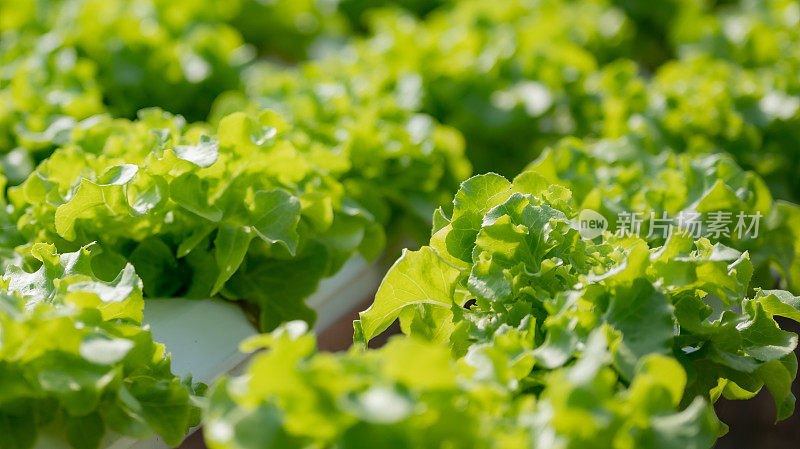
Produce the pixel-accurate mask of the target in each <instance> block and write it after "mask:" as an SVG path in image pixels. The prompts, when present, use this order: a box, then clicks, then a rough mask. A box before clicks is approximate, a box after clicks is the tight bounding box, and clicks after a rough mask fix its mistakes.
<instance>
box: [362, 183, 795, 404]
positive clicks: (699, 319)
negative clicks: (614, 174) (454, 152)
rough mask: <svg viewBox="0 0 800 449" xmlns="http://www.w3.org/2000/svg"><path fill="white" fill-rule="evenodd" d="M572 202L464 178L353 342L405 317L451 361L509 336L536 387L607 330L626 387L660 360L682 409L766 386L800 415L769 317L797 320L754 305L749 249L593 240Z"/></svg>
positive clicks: (785, 354) (787, 350)
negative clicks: (676, 369)
mask: <svg viewBox="0 0 800 449" xmlns="http://www.w3.org/2000/svg"><path fill="white" fill-rule="evenodd" d="M576 206H577V205H576V204H575V200H574V198H573V197H572V193H571V192H570V191H569V190H568V189H566V188H564V187H561V186H558V185H549V184H548V182H547V181H546V180H545V178H543V177H542V176H541V175H538V174H537V173H535V172H532V171H531V172H525V173H523V174H521V175H520V176H519V177H517V178H516V179H515V180H514V181H513V182H509V181H507V180H506V179H504V178H502V177H501V176H498V175H493V174H489V175H481V176H476V177H474V178H471V179H470V180H468V181H466V182H465V183H464V184H463V185H462V188H461V190H460V191H459V193H458V194H457V195H456V197H455V200H454V209H453V213H452V215H450V216H449V217H448V216H445V215H444V214H439V216H438V217H437V219H436V224H435V225H434V229H433V231H434V232H433V236H432V237H431V243H430V246H427V247H423V248H422V249H421V250H419V251H409V252H406V253H405V254H404V255H403V257H402V258H400V259H399V260H398V261H397V262H396V264H395V265H394V267H393V268H392V269H391V270H390V271H389V272H388V273H387V275H386V277H385V278H384V281H383V283H382V284H381V287H380V289H379V291H378V293H377V295H376V298H375V302H374V303H373V305H372V306H371V307H370V308H369V309H367V310H366V311H364V312H362V313H361V315H360V319H359V320H358V321H356V323H355V329H356V335H355V340H356V342H366V341H369V340H370V339H372V338H373V337H375V336H376V335H378V334H380V333H381V332H383V331H384V330H385V329H387V327H388V326H389V325H390V324H391V323H392V322H394V321H395V320H397V319H398V318H399V320H400V325H401V328H402V329H403V332H404V333H406V334H408V335H411V336H413V337H417V338H423V339H426V340H430V341H435V342H440V343H442V344H446V345H448V346H449V347H450V349H451V352H452V354H453V355H454V356H455V357H462V356H466V357H467V358H469V357H470V356H471V354H474V353H475V352H476V351H482V350H489V349H492V350H494V349H493V348H496V347H497V346H498V345H499V344H500V342H502V344H503V345H506V348H507V350H509V351H511V353H512V354H513V355H514V357H512V358H510V359H509V360H508V361H507V363H506V364H505V365H504V366H502V371H501V372H502V373H504V374H505V375H507V376H509V377H510V381H509V384H510V385H511V386H512V387H514V388H516V389H518V390H519V391H522V392H528V391H530V392H534V393H536V392H539V391H541V390H542V388H545V389H546V388H547V385H546V381H543V378H546V377H547V375H548V373H549V372H551V370H556V369H561V368H563V367H565V366H570V365H572V364H573V363H577V362H576V357H579V355H580V353H581V350H582V348H584V347H586V345H587V344H588V341H589V338H590V336H591V334H592V332H593V330H595V329H602V330H603V332H604V334H605V337H606V338H607V341H608V345H609V354H610V356H609V357H610V362H609V363H610V366H611V367H612V368H613V370H614V372H616V373H618V375H619V380H618V382H620V383H621V384H625V385H628V384H630V382H632V381H633V380H634V377H635V373H636V369H637V368H636V367H637V366H639V365H640V364H642V363H644V360H646V359H647V358H648V357H650V356H652V355H660V356H663V357H666V358H669V359H670V360H671V361H673V362H677V363H678V364H680V366H681V367H682V368H683V370H685V372H686V376H687V377H686V384H685V389H684V390H683V391H682V393H681V396H682V397H681V399H680V401H679V405H678V408H677V409H678V410H683V409H684V408H685V407H689V406H690V404H692V403H694V401H696V400H697V398H700V400H702V401H705V402H707V403H710V404H713V403H714V402H716V400H717V399H718V398H719V397H721V396H724V397H726V398H731V399H746V398H750V397H752V396H754V395H755V394H756V393H757V392H758V391H760V390H761V389H762V388H763V387H764V386H766V387H767V388H768V389H769V390H770V392H771V394H772V396H773V398H774V399H775V404H776V409H777V412H776V415H777V418H778V419H784V418H786V417H788V416H790V415H791V414H792V412H793V410H794V396H793V395H792V394H791V390H790V386H791V383H792V381H793V380H794V378H795V376H796V374H797V360H796V358H795V355H794V353H793V350H794V348H795V347H796V346H797V335H795V334H793V333H791V332H785V331H783V330H781V329H780V328H779V326H778V325H777V323H776V322H775V320H774V316H775V315H780V316H786V317H788V318H792V319H797V318H798V316H800V315H798V313H797V310H796V306H797V300H796V298H795V297H794V296H792V295H791V294H789V293H787V292H785V291H772V290H758V291H756V292H755V294H754V295H753V296H752V297H751V298H747V297H746V295H747V292H748V285H749V282H750V278H751V275H752V273H753V266H752V264H751V262H750V258H749V254H748V253H747V252H744V253H742V252H739V251H737V250H735V249H733V248H730V247H728V246H725V245H723V244H721V243H719V242H714V243H712V242H710V241H709V240H708V239H705V238H701V239H699V240H693V238H692V237H691V236H690V235H688V233H685V232H680V230H679V229H676V230H675V232H673V233H672V234H671V237H670V238H669V239H667V240H666V242H664V243H663V244H662V245H652V246H651V245H650V244H648V242H646V241H645V240H643V239H641V238H639V237H637V236H632V235H626V236H620V237H615V236H613V235H611V234H610V233H606V234H605V235H603V236H600V237H597V238H596V239H594V240H585V239H583V238H581V236H580V234H579V231H578V229H577V226H576V225H575V224H574V222H573V219H574V218H576V216H577V210H576V209H577V207H576ZM519 335H523V336H524V338H523V337H520V336H519ZM512 336H513V337H512ZM494 353H495V352H492V354H494ZM489 357H492V356H491V355H490V356H489ZM578 360H579V358H578ZM598 381H599V379H598Z"/></svg>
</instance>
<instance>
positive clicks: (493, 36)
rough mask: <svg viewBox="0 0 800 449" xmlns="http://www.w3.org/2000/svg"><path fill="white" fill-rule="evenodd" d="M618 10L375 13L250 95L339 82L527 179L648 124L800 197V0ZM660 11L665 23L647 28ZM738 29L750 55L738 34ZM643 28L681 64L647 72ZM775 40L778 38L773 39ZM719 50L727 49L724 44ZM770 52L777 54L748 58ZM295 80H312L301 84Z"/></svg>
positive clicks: (668, 138)
mask: <svg viewBox="0 0 800 449" xmlns="http://www.w3.org/2000/svg"><path fill="white" fill-rule="evenodd" d="M612 3H613V4H610V3H608V2H603V1H579V2H568V1H567V2H564V1H547V0H515V1H510V2H494V3H492V2H482V1H471V0H466V1H461V2H455V3H452V4H448V5H445V6H442V7H440V8H438V9H436V10H434V11H433V12H432V13H430V14H429V15H428V16H426V18H425V20H416V19H414V18H413V17H412V16H410V15H404V14H401V13H398V12H396V11H385V12H383V13H379V14H373V15H372V16H373V19H372V21H371V23H372V34H371V35H370V36H369V37H367V38H356V39H353V40H351V41H350V42H349V44H348V45H346V46H345V47H344V48H343V49H341V50H338V51H335V52H329V53H330V54H331V55H330V56H329V57H322V58H321V59H318V60H313V61H312V62H309V63H306V64H303V65H302V66H301V67H300V69H299V71H298V72H290V74H287V73H285V72H282V71H281V70H280V69H275V68H272V69H263V68H261V69H255V70H253V71H251V72H250V73H249V75H248V76H245V80H244V84H245V86H246V89H245V91H246V92H247V94H246V95H247V97H249V98H250V99H251V100H253V101H254V102H255V103H256V104H263V103H275V102H276V101H277V102H281V101H285V100H283V99H282V98H286V97H287V96H290V95H287V93H289V92H292V89H293V88H295V87H296V86H297V85H299V84H303V83H308V82H310V83H311V84H312V86H313V88H314V89H316V90H317V91H319V92H320V94H318V95H317V96H318V97H324V96H325V95H328V96H330V95H331V94H332V93H331V92H332V90H333V89H332V88H330V86H329V85H330V84H331V83H334V84H341V83H346V82H350V83H351V84H356V83H357V85H358V86H366V87H361V89H363V91H365V92H369V93H370V95H373V96H374V95H377V94H378V93H380V92H383V93H384V95H390V96H394V97H396V98H397V104H398V105H399V106H400V107H402V108H405V109H408V110H410V111H414V112H418V111H421V112H425V113H428V114H430V115H432V116H433V117H435V118H437V119H438V120H439V121H440V122H442V123H445V124H448V125H451V126H454V127H456V128H457V129H459V130H460V131H461V132H462V133H463V134H464V136H465V137H466V141H467V143H468V154H469V156H470V159H471V160H472V161H473V163H474V164H475V165H476V168H477V169H478V171H482V172H485V171H489V170H492V171H499V172H501V173H506V174H510V173H516V172H517V171H518V170H519V167H520V166H521V164H523V163H527V161H529V160H531V159H533V158H534V157H535V156H537V155H538V154H539V152H540V151H541V150H542V149H543V148H544V147H546V146H547V145H550V144H552V143H554V142H555V141H557V140H558V139H560V138H561V137H563V136H566V135H573V136H577V137H585V136H589V137H612V138H614V137H619V136H621V135H624V134H627V133H629V132H632V131H633V132H636V133H639V134H641V135H642V137H644V138H646V139H649V140H650V141H651V142H652V144H653V147H657V148H663V147H664V146H669V147H671V148H672V149H674V150H675V151H680V152H684V151H685V152H690V153H694V154H698V153H707V152H712V151H721V152H729V153H731V154H732V155H733V156H734V157H735V159H736V160H737V162H738V163H739V164H740V165H742V166H744V167H745V168H748V169H753V170H755V171H757V172H758V173H759V174H761V175H762V176H764V177H765V178H766V179H768V182H769V186H770V189H771V190H772V191H773V194H774V195H775V196H776V197H778V198H797V197H798V196H800V193H797V192H800V187H798V181H797V179H798V177H797V176H793V174H794V173H795V172H796V171H797V167H796V163H795V161H796V160H798V159H799V158H797V157H794V156H793V155H794V153H793V151H794V150H793V149H792V148H794V147H795V146H796V145H794V144H793V142H796V141H797V140H798V139H800V135H798V132H800V131H797V130H798V129H800V112H799V111H800V98H799V97H798V94H799V93H800V81H798V79H797V76H796V73H797V66H798V63H797V62H796V61H797V60H799V59H800V58H798V57H796V56H795V52H796V49H795V47H798V46H797V45H794V44H793V43H794V42H798V40H797V39H795V36H796V35H797V34H798V33H797V31H796V30H795V29H794V28H792V27H791V25H792V24H793V23H794V22H793V21H794V20H795V15H796V14H795V13H796V9H797V6H796V4H795V3H794V2H783V1H778V0H775V1H770V2H764V5H763V6H757V5H756V6H754V5H752V4H750V3H747V2H742V3H741V4H736V8H732V7H730V6H722V5H712V4H705V3H702V2H686V1H674V2H667V4H665V5H663V8H661V7H658V8H650V7H647V10H646V11H645V10H643V9H642V8H640V7H638V6H636V5H635V4H632V3H631V2H625V1H619V2H612ZM614 4H616V5H618V6H619V8H615V7H614ZM730 10H732V11H738V12H737V13H736V14H733V13H731V12H729V11H730ZM751 12H752V14H750V13H751ZM626 13H627V14H629V15H630V17H629V16H626ZM732 14H733V15H732ZM748 14H749V15H748ZM728 16H732V17H733V19H728V18H727V17H728ZM656 18H658V20H661V19H664V20H663V23H664V26H663V28H664V29H663V30H660V31H658V30H654V28H653V27H651V26H648V24H649V23H650V22H652V21H653V20H656ZM734 19H735V20H734ZM795 28H796V27H795ZM720 29H724V30H727V31H724V32H723V31H718V30H720ZM692 30H694V34H692V33H693V32H692ZM731 30H733V31H731ZM735 30H739V33H740V34H741V36H739V35H736V36H739V37H738V38H740V39H741V40H743V41H742V43H741V46H742V49H741V51H734V50H736V49H737V48H739V47H736V46H735V45H733V44H732V43H731V42H730V39H732V37H729V36H728V35H731V33H734V31H735ZM759 30H761V31H763V33H761V32H757V31H759ZM643 33H644V34H647V33H654V35H653V36H652V37H653V38H655V36H656V35H659V36H661V38H660V39H659V42H660V43H658V44H657V45H659V46H662V47H664V51H665V52H666V53H669V54H670V55H673V54H674V56H675V57H677V59H670V58H660V60H659V61H658V62H657V63H653V64H648V62H647V60H646V59H647V58H646V57H645V56H643V53H644V54H647V53H648V52H646V51H643V50H642V48H640V45H650V44H647V43H646V42H647V39H646V38H645V37H646V36H645V37H643ZM715 33H716V34H715ZM725 33H727V34H725ZM734 34H735V33H734ZM762 34H764V35H768V36H770V37H766V38H764V39H765V40H767V41H769V42H772V43H771V44H770V45H767V44H760V42H761V41H760V40H759V39H760V38H759V36H761V35H762ZM695 35H696V36H695ZM709 36H711V37H709ZM720 36H721V37H720ZM712 37H713V38H712ZM723 38H725V39H728V41H725V40H724V39H723ZM695 41H697V42H695ZM717 41H721V42H723V43H725V45H727V46H723V49H717V48H716V46H715V45H712V44H711V43H709V42H712V43H713V42H717ZM773 41H775V42H773ZM698 42H699V43H698ZM653 45H656V44H653ZM720 45H721V44H720ZM758 45H762V46H765V48H766V49H768V50H769V52H768V54H767V55H761V53H764V51H766V50H764V51H760V52H759V55H761V56H759V57H756V56H752V55H751V56H747V55H750V53H752V52H755V51H756V50H753V48H755V47H758ZM728 47H731V49H728V50H725V51H723V50H724V49H725V48H728ZM748 49H750V50H748ZM740 53H742V54H741V55H740ZM778 55H786V61H784V60H782V59H781V60H779V59H780V58H779V57H778ZM756 61H760V64H761V65H756V63H755V62H756ZM287 76H288V77H291V76H295V77H298V78H303V80H289V81H290V82H289V83H288V84H287V82H286V77H287ZM337 80H338V81H337ZM341 80H346V81H341ZM292 83H294V84H293V85H292ZM290 85H291V87H290ZM276 86H284V87H276ZM350 90H351V91H353V90H354V89H352V88H350ZM288 102H291V100H288ZM295 103H296V102H295ZM287 109H291V108H287Z"/></svg>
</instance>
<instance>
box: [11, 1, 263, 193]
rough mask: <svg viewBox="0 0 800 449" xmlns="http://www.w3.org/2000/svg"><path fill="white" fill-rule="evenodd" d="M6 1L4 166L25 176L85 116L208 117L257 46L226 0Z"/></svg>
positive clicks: (13, 175)
mask: <svg viewBox="0 0 800 449" xmlns="http://www.w3.org/2000/svg"><path fill="white" fill-rule="evenodd" d="M23 3H24V4H21V3H20V2H15V1H4V2H0V67H2V69H0V155H1V156H0V165H2V170H3V173H5V174H6V176H7V177H8V178H9V180H10V182H11V183H12V184H15V183H18V182H20V181H21V180H22V178H24V176H25V175H26V173H28V172H29V171H30V168H31V167H33V166H35V165H36V164H37V163H38V162H39V161H41V160H42V159H43V158H45V157H47V156H48V155H49V153H50V152H51V151H52V150H53V149H54V148H55V147H57V146H59V145H63V144H64V143H65V142H66V140H67V138H68V136H69V133H70V132H71V130H72V129H75V128H79V127H82V126H84V125H85V123H82V121H85V120H87V119H90V118H91V117H93V116H95V115H97V114H101V113H109V114H111V115H112V116H114V117H126V118H131V117H134V116H135V114H136V111H137V110H139V109H140V108H143V107H151V106H158V107H162V108H164V109H167V110H169V111H171V112H173V113H176V114H183V115H184V116H185V117H187V118H188V119H190V120H200V119H204V118H205V117H206V116H207V114H208V110H209V108H210V105H211V103H212V101H213V100H214V99H215V98H216V97H217V96H218V95H219V94H220V93H221V92H224V91H226V90H229V89H236V88H238V87H239V71H240V69H241V68H242V67H243V66H244V65H245V64H246V63H247V62H248V61H249V60H250V59H251V58H252V55H253V51H252V49H249V48H248V47H247V46H246V45H245V44H244V42H243V40H242V38H241V36H240V34H239V33H238V31H236V30H234V29H233V28H231V27H230V26H228V25H227V24H225V23H224V21H223V20H222V19H224V17H226V13H225V11H226V7H224V6H215V5H224V4H226V3H228V2H208V1H205V2H194V1H178V2H174V1H161V0H146V1H135V0H115V1H99V0H62V1H46V0H41V1H31V2H23Z"/></svg>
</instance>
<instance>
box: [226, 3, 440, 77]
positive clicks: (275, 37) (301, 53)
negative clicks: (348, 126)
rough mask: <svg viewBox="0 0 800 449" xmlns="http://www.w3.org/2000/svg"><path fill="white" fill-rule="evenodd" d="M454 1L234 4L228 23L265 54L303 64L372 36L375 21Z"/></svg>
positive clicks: (418, 12) (424, 11) (417, 13)
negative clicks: (389, 11)
mask: <svg viewBox="0 0 800 449" xmlns="http://www.w3.org/2000/svg"><path fill="white" fill-rule="evenodd" d="M450 2H451V0H267V1H265V0H233V1H231V2H226V3H230V4H232V5H235V7H234V10H235V13H234V14H233V15H232V16H231V19H230V20H229V21H228V22H229V23H230V24H231V25H232V26H233V27H235V28H236V29H237V30H238V31H239V32H241V33H242V36H243V37H244V39H245V40H246V41H247V42H248V43H251V44H253V45H255V47H256V48H257V49H258V50H259V52H260V53H261V54H265V55H271V56H276V57H278V58H280V59H282V60H285V61H291V62H296V61H302V60H304V59H306V58H307V57H309V56H313V55H314V54H315V53H320V52H323V51H325V44H326V42H329V41H332V42H342V41H346V40H348V39H349V38H350V37H351V36H352V35H358V34H362V33H364V32H365V31H366V28H367V23H368V21H369V16H370V15H371V14H372V13H373V12H374V11H375V10H380V9H383V8H395V9H399V10H401V11H405V12H407V13H411V14H413V15H415V16H418V17H423V16H425V14H427V13H429V12H430V11H432V10H434V9H436V8H438V7H440V6H442V5H444V4H447V3H450Z"/></svg>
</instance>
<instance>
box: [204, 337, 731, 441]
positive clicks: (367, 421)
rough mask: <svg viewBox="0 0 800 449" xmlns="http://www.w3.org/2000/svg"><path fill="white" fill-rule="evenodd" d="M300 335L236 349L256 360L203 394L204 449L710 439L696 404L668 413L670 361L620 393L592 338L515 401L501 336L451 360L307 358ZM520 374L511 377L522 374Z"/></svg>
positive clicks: (508, 343) (427, 351) (676, 372)
mask: <svg viewBox="0 0 800 449" xmlns="http://www.w3.org/2000/svg"><path fill="white" fill-rule="evenodd" d="M304 330H305V323H302V322H291V323H287V324H286V325H285V326H284V327H282V328H279V329H278V330H277V331H275V332H273V333H272V334H268V335H262V336H259V337H255V338H253V339H251V340H249V341H246V342H245V343H243V345H242V347H243V349H244V350H246V351H253V350H255V349H258V348H265V350H264V351H263V352H261V353H259V354H257V355H255V357H254V359H253V361H252V362H251V364H250V366H249V367H248V368H247V371H246V372H245V374H244V375H242V376H241V377H237V378H225V379H223V380H221V381H220V382H218V383H217V385H216V386H215V387H214V388H213V390H212V391H211V393H210V394H209V402H208V407H207V409H206V427H205V439H206V443H207V444H208V446H209V447H210V448H212V449H256V448H259V449H263V448H304V447H339V448H361V447H368V446H374V445H376V444H378V445H380V446H381V447H389V448H410V447H444V446H446V447H452V448H464V449H466V448H505V449H513V448H520V449H521V448H530V447H537V448H578V447H582V448H607V447H612V446H613V447H620V448H634V447H636V448H664V449H666V448H675V449H678V448H681V447H695V448H701V447H710V445H711V443H712V442H713V441H714V437H715V435H716V433H717V432H718V431H719V423H718V421H717V420H716V418H715V416H714V414H713V411H712V410H711V408H710V407H709V406H708V405H707V404H706V403H704V401H702V400H697V401H695V402H693V403H692V404H690V405H689V406H688V407H686V408H685V409H684V410H681V411H676V410H675V408H676V406H677V405H678V403H679V401H680V398H681V396H682V394H683V386H684V384H685V382H686V373H685V372H684V370H683V368H681V366H680V364H678V363H677V362H676V361H675V360H674V359H671V358H669V357H665V356H662V355H650V356H647V357H645V358H644V359H643V360H642V362H641V363H640V364H639V365H637V366H636V368H635V374H634V375H633V378H632V381H631V382H630V384H629V385H628V386H620V385H619V384H618V382H617V378H618V373H616V372H615V371H614V369H613V368H612V367H611V366H610V364H609V361H610V355H609V349H608V344H607V340H606V339H605V337H604V335H603V333H602V332H600V331H598V332H595V333H593V334H592V335H591V337H590V338H589V341H588V343H587V345H586V347H585V348H584V351H583V352H582V355H581V357H580V358H579V359H578V360H577V361H576V362H575V363H574V364H572V365H570V366H565V367H562V368H557V369H554V370H551V371H549V372H546V373H544V372H541V373H539V374H540V375H539V376H538V380H539V381H540V384H539V386H538V388H537V389H536V390H533V389H531V390H524V389H522V388H518V387H515V386H512V385H513V383H511V382H508V378H512V379H513V378H514V377H515V375H516V374H512V373H509V372H508V370H507V369H506V365H507V364H509V363H511V362H512V361H514V360H515V359H516V358H517V357H518V356H517V354H516V353H515V345H516V346H518V345H519V343H520V341H521V340H526V339H528V337H530V336H531V334H521V333H516V334H515V333H514V331H509V332H508V333H506V334H505V336H504V338H499V339H498V342H497V344H496V345H495V346H492V347H484V348H481V349H479V350H476V351H474V352H473V353H472V354H470V355H468V356H466V357H461V358H458V359H455V358H452V357H451V355H450V351H449V350H448V349H447V348H446V347H445V346H442V345H438V344H435V343H432V342H428V341H424V340H422V339H418V338H414V337H393V338H392V339H391V340H390V341H389V343H388V344H387V345H385V346H384V347H382V348H380V349H377V350H369V351H360V350H357V349H354V350H351V351H349V352H346V353H339V354H330V353H323V352H317V350H316V341H315V339H314V337H313V335H309V334H307V333H305V332H304ZM518 365H519V368H518V369H516V372H517V373H521V372H522V371H523V370H524V369H525V368H524V366H526V367H527V368H528V369H530V365H529V364H527V365H526V364H524V363H520V364H518ZM571 398H573V399H571ZM577 398H581V399H580V400H576V399H577Z"/></svg>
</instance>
